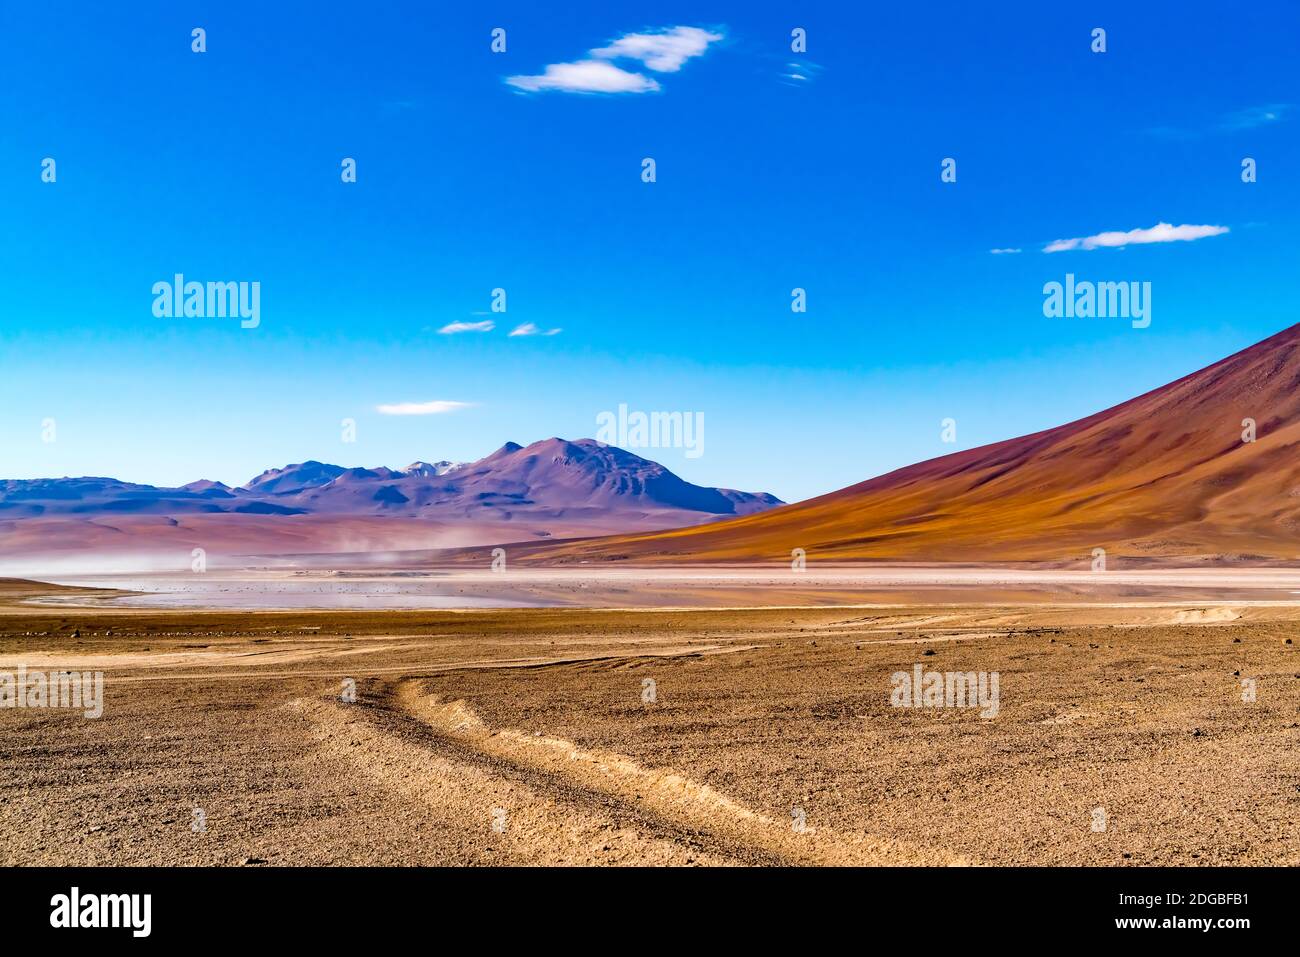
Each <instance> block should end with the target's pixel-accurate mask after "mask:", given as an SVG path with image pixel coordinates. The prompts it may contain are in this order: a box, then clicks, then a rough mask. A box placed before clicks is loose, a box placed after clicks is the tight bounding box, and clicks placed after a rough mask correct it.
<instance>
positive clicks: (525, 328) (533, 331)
mask: <svg viewBox="0 0 1300 957" xmlns="http://www.w3.org/2000/svg"><path fill="white" fill-rule="evenodd" d="M560 332H563V330H562V329H546V330H542V329H539V328H538V327H537V325H536V324H535V323H531V322H525V323H524V324H523V325H522V326H515V328H514V329H512V330H511V331H510V335H511V336H554V335H558V334H559V333H560Z"/></svg>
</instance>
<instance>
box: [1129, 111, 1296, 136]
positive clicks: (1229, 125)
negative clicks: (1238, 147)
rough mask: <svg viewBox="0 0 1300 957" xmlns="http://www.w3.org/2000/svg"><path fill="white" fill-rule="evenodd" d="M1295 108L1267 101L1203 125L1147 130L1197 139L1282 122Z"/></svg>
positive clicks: (1163, 134) (1161, 127) (1156, 133)
mask: <svg viewBox="0 0 1300 957" xmlns="http://www.w3.org/2000/svg"><path fill="white" fill-rule="evenodd" d="M1294 108H1295V107H1294V105H1293V104H1291V103H1267V104H1265V105H1263V106H1250V107H1247V108H1246V109H1244V110H1237V111H1236V112H1235V113H1228V114H1226V115H1224V116H1220V117H1219V118H1218V119H1216V120H1214V121H1213V122H1211V123H1209V124H1207V125H1205V126H1201V127H1180V126H1156V127H1152V128H1151V129H1149V130H1147V132H1148V133H1150V134H1152V135H1153V136H1170V137H1174V138H1176V139H1195V138H1197V137H1200V136H1205V135H1207V134H1211V133H1237V132H1240V131H1242V130H1253V129H1257V128H1258V127H1262V126H1271V125H1272V124H1274V123H1280V122H1281V121H1282V120H1284V119H1286V117H1287V116H1288V115H1289V114H1290V113H1291V111H1292V110H1293V109H1294Z"/></svg>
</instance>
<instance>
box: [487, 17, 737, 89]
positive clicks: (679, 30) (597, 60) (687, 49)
mask: <svg viewBox="0 0 1300 957" xmlns="http://www.w3.org/2000/svg"><path fill="white" fill-rule="evenodd" d="M721 39H722V34H720V33H710V32H709V31H707V30H701V29H700V28H699V27H671V28H667V29H664V30H656V31H653V32H650V33H625V34H624V35H623V36H621V37H619V38H618V39H617V40H615V41H613V42H612V43H610V45H609V46H605V47H599V48H598V49H595V50H591V51H590V52H589V53H588V55H587V56H588V58H587V59H583V60H577V61H575V62H572V63H551V64H549V65H548V66H547V67H546V69H545V70H544V71H542V73H541V74H540V75H537V76H508V77H506V83H508V84H510V85H511V86H513V87H514V88H515V89H517V90H523V91H524V92H526V93H538V92H543V91H546V90H558V91H560V92H561V93H656V92H658V91H659V89H660V86H659V82H658V81H657V80H655V79H654V78H653V77H649V76H646V75H645V74H644V73H635V72H633V71H631V70H624V69H623V68H622V67H617V66H615V65H614V64H612V63H610V62H608V61H609V60H620V59H626V60H639V61H640V62H642V63H643V64H645V66H646V68H647V69H649V70H653V71H654V72H656V73H676V72H677V71H678V70H680V69H681V68H682V64H683V63H685V62H686V61H687V60H689V59H691V58H692V57H697V56H701V55H703V53H704V52H705V51H706V50H707V49H708V48H709V44H710V43H713V42H715V41H718V40H721Z"/></svg>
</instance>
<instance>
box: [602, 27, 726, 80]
mask: <svg viewBox="0 0 1300 957" xmlns="http://www.w3.org/2000/svg"><path fill="white" fill-rule="evenodd" d="M721 39H722V34H721V33H710V32H709V31H708V30H701V29H700V28H699V27H673V28H672V29H671V30H659V31H656V32H654V33H627V34H624V35H623V36H621V37H619V38H618V39H617V40H615V41H614V42H613V43H611V44H610V45H609V46H607V47H601V48H599V49H597V50H592V51H591V55H592V56H598V57H601V58H602V59H605V60H617V59H619V58H623V57H625V58H627V59H630V60H640V61H641V62H642V63H644V64H645V65H646V67H647V68H648V69H651V70H654V71H655V72H656V73H676V72H677V71H678V70H680V69H681V68H682V64H683V63H685V62H686V61H687V60H689V59H690V58H691V57H697V56H702V55H703V54H704V51H706V50H707V49H708V48H709V44H710V43H716V42H717V41H719V40H721Z"/></svg>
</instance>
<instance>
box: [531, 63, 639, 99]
mask: <svg viewBox="0 0 1300 957" xmlns="http://www.w3.org/2000/svg"><path fill="white" fill-rule="evenodd" d="M506 82H507V83H509V84H510V85H511V86H513V87H516V88H518V89H520V90H527V91H528V92H529V93H536V92H538V91H540V90H560V91H562V92H565V93H653V92H655V91H656V90H658V89H659V84H658V83H656V82H655V81H654V80H652V79H651V78H650V77H648V76H646V75H644V74H642V73H629V72H628V71H627V70H620V69H619V68H618V67H616V66H614V64H612V63H606V62H605V61H604V60H579V61H578V62H577V63H552V64H551V65H550V66H548V67H547V68H546V72H545V73H543V74H542V75H541V76H511V77H507V78H506Z"/></svg>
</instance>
